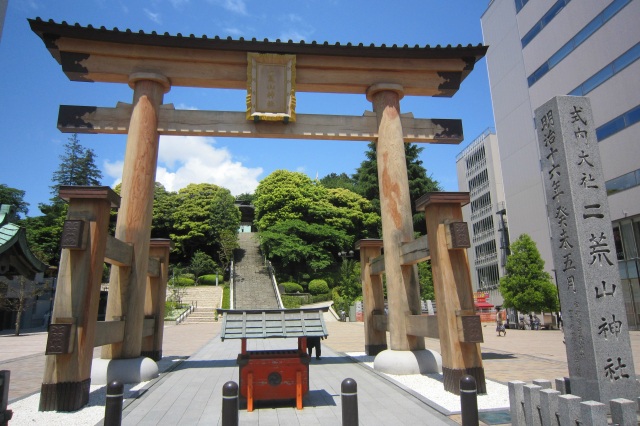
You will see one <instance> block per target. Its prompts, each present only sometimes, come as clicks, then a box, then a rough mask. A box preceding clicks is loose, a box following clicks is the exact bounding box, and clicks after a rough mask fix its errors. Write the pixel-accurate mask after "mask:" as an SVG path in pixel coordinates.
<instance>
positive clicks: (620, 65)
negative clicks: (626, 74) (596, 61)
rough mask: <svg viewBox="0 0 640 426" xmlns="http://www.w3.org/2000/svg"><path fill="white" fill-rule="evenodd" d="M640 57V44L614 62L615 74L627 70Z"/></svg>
mask: <svg viewBox="0 0 640 426" xmlns="http://www.w3.org/2000/svg"><path fill="white" fill-rule="evenodd" d="M639 57H640V43H638V44H636V45H635V46H633V47H632V48H631V49H629V50H627V51H626V52H624V53H623V54H622V55H620V56H618V58H617V59H616V60H615V61H613V69H614V72H616V73H618V72H620V71H622V70H623V69H625V68H626V67H627V66H628V65H629V64H631V63H632V62H633V61H635V60H636V59H638V58H639Z"/></svg>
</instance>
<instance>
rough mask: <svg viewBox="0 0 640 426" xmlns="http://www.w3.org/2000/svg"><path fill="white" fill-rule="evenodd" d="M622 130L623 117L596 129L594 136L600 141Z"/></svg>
mask: <svg viewBox="0 0 640 426" xmlns="http://www.w3.org/2000/svg"><path fill="white" fill-rule="evenodd" d="M622 129H624V118H623V116H620V117H616V118H614V119H613V120H611V121H609V122H608V123H605V124H603V125H602V126H600V127H598V128H597V129H596V136H597V137H598V141H601V140H603V139H606V138H608V137H609V136H611V135H613V134H615V133H618V132H619V131H620V130H622Z"/></svg>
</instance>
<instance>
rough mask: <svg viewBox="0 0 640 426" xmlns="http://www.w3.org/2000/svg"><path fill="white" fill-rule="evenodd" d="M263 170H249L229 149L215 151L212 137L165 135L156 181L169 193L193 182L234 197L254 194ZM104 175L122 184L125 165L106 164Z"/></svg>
mask: <svg viewBox="0 0 640 426" xmlns="http://www.w3.org/2000/svg"><path fill="white" fill-rule="evenodd" d="M262 172H263V170H262V168H260V167H258V168H248V167H245V166H243V165H242V163H241V162H239V161H237V160H234V159H233V157H232V155H231V153H230V152H229V151H228V150H227V149H226V148H216V147H215V140H214V139H213V138H205V137H196V136H162V137H161V138H160V151H159V153H158V169H157V172H156V182H160V183H161V184H162V185H164V187H165V188H166V189H167V191H178V190H179V189H181V188H184V187H185V186H187V185H189V184H190V183H212V184H215V185H218V186H221V187H223V188H227V189H228V190H229V191H231V193H232V194H234V195H239V194H242V193H245V192H249V193H252V192H253V191H254V190H255V189H256V187H257V186H258V176H260V174H262ZM105 174H106V175H108V176H110V177H112V178H114V179H116V180H115V182H114V185H115V184H117V183H118V182H119V179H120V176H121V175H122V162H121V161H120V162H114V163H105Z"/></svg>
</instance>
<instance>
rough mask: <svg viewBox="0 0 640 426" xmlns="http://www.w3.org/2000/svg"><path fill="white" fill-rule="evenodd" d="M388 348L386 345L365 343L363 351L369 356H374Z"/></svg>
mask: <svg viewBox="0 0 640 426" xmlns="http://www.w3.org/2000/svg"><path fill="white" fill-rule="evenodd" d="M387 349H389V348H388V347H387V345H365V347H364V351H365V353H366V354H367V355H369V356H376V355H378V354H379V353H380V352H382V351H386V350H387Z"/></svg>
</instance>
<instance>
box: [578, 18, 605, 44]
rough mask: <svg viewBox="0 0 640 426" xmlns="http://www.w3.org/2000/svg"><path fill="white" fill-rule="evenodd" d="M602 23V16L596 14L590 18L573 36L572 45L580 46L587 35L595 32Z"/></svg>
mask: <svg viewBox="0 0 640 426" xmlns="http://www.w3.org/2000/svg"><path fill="white" fill-rule="evenodd" d="M601 25H602V17H600V16H596V18H595V19H593V20H591V22H589V23H588V24H587V25H586V26H585V27H584V28H582V29H581V30H580V32H579V33H578V34H576V35H575V37H573V41H574V46H576V47H577V46H580V44H582V42H583V41H585V40H586V39H587V38H589V36H590V35H591V34H593V33H595V32H596V30H597V29H598V28H600V26H601Z"/></svg>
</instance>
